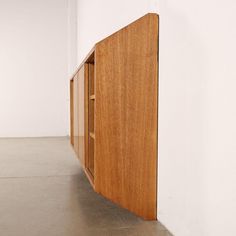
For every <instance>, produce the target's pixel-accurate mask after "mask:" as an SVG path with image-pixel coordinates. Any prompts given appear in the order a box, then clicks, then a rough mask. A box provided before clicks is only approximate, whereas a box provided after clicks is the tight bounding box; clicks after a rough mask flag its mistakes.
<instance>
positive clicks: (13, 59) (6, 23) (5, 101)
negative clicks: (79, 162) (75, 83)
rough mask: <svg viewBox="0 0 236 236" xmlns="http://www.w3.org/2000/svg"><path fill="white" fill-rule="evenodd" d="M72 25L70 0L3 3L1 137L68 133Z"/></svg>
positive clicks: (0, 10)
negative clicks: (69, 12) (69, 14)
mask: <svg viewBox="0 0 236 236" xmlns="http://www.w3.org/2000/svg"><path fill="white" fill-rule="evenodd" d="M70 22H71V21H69V19H68V0H43V1H39V0H1V1H0V137H24V136H27V137H29V136H61V135H67V134H68V111H69V109H68V103H69V93H68V74H69V73H70V70H72V69H71V67H72V66H69V64H73V62H72V61H73V60H74V59H73V57H72V56H71V54H69V53H68V47H69V42H68V33H69V32H70V31H69V30H68V25H69V23H70ZM70 56H71V57H72V59H71V61H69V60H68V57H70Z"/></svg>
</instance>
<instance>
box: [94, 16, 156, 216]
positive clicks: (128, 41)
mask: <svg viewBox="0 0 236 236" xmlns="http://www.w3.org/2000/svg"><path fill="white" fill-rule="evenodd" d="M157 55H158V16H157V15H156V14H148V15H146V16H144V17H142V18H140V19H139V20H137V21H135V22H134V23H132V24H130V25H128V26H127V27H125V28H123V29H122V30H120V31H118V32H117V33H115V34H113V35H112V36H110V37H108V38H106V39H105V40H103V41H101V42H99V43H98V44H97V45H96V49H95V75H96V80H95V96H96V99H95V131H94V132H95V136H96V139H95V163H94V168H95V169H94V186H95V190H96V191H97V192H98V193H101V194H102V195H103V196H105V197H107V198H108V199H110V200H112V201H113V202H115V203H117V204H119V205H121V206H122V207H124V208H127V209H129V210H130V211H132V212H134V213H136V214H137V215H139V216H142V217H143V218H145V219H150V220H153V219H156V204H157V194H156V191H157V91H158V88H157V86H158V78H157V74H158V67H157V64H158V63H157V59H158V58H157Z"/></svg>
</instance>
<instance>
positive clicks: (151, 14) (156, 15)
mask: <svg viewBox="0 0 236 236" xmlns="http://www.w3.org/2000/svg"><path fill="white" fill-rule="evenodd" d="M146 17H155V18H157V20H159V15H158V14H157V13H147V14H145V15H143V16H142V17H140V18H138V19H137V20H135V21H133V22H131V23H129V24H128V25H126V26H124V27H122V28H120V29H119V30H117V31H115V32H114V33H112V34H110V35H109V36H107V37H106V38H104V39H102V40H100V41H98V42H97V43H96V44H95V45H94V46H93V47H92V49H91V50H90V51H89V53H88V54H87V56H86V57H85V58H84V60H83V61H82V62H81V63H80V65H79V66H78V68H77V69H76V70H75V72H74V73H73V74H72V76H71V77H70V80H73V79H74V77H75V75H76V74H77V73H78V71H79V70H80V69H81V67H82V66H83V65H84V64H85V63H86V62H87V61H88V60H89V58H90V56H91V55H92V54H93V53H94V52H95V49H96V46H97V45H98V44H100V43H102V42H103V41H104V40H106V39H108V38H110V37H112V36H113V35H115V34H116V33H118V32H119V31H121V30H124V29H125V28H127V27H129V26H130V25H132V24H135V23H136V22H137V21H139V20H141V19H143V18H146Z"/></svg>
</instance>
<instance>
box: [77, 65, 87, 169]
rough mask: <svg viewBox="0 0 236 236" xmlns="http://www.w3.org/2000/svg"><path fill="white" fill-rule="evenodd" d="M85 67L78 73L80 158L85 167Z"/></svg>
mask: <svg viewBox="0 0 236 236" xmlns="http://www.w3.org/2000/svg"><path fill="white" fill-rule="evenodd" d="M85 73H86V71H85V66H82V67H81V69H80V70H79V71H78V73H77V78H78V91H79V96H78V100H79V101H78V113H79V114H78V117H79V153H78V154H79V158H80V160H81V162H82V165H84V140H85V137H84V126H85V120H84V117H85V113H84V80H85Z"/></svg>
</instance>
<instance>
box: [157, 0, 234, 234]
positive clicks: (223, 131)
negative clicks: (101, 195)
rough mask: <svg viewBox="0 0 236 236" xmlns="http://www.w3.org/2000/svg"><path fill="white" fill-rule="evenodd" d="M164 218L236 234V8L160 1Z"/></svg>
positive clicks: (179, 229) (181, 226)
mask: <svg viewBox="0 0 236 236" xmlns="http://www.w3.org/2000/svg"><path fill="white" fill-rule="evenodd" d="M159 11H160V16H161V32H160V113H159V114H160V116H159V219H160V220H161V221H162V222H163V223H164V224H165V225H166V226H167V227H169V228H170V229H171V230H172V231H173V232H174V233H175V235H177V236H178V235H180V236H185V235H188V236H200V235H201V236H220V235H229V236H234V235H236V226H235V222H234V219H235V215H236V143H235V142H236V125H235V120H236V105H235V104H236V93H235V87H236V70H235V53H236V45H235V41H236V27H235V22H236V15H235V11H236V2H235V1H231V0H225V1H219V0H214V1H213V0H207V1H205V0H199V1H188V0H180V1H175V0H168V1H166V0H160V1H159Z"/></svg>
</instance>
